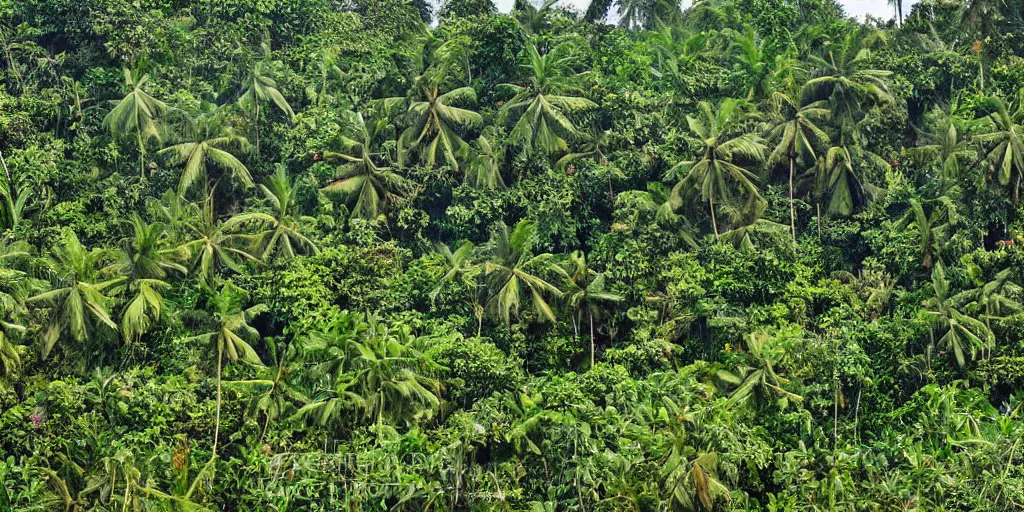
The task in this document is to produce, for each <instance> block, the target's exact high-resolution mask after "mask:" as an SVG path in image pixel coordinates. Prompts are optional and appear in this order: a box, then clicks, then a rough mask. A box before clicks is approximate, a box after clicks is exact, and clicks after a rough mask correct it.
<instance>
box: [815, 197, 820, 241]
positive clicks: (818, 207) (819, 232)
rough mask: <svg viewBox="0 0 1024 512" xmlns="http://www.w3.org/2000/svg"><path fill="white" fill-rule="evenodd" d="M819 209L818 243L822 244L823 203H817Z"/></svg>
mask: <svg viewBox="0 0 1024 512" xmlns="http://www.w3.org/2000/svg"><path fill="white" fill-rule="evenodd" d="M816 206H817V207H818V241H819V242H821V203H816Z"/></svg>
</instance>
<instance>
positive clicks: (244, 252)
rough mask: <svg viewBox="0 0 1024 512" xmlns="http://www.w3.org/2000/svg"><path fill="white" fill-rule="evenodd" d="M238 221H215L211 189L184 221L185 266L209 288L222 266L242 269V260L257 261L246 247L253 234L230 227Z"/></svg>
mask: <svg viewBox="0 0 1024 512" xmlns="http://www.w3.org/2000/svg"><path fill="white" fill-rule="evenodd" d="M238 224H239V223H238V222H237V221H236V222H232V221H231V219H228V220H227V221H225V222H220V221H218V220H217V218H216V217H215V216H214V213H213V195H212V191H211V194H210V195H208V196H207V197H206V199H205V200H204V201H203V206H202V209H201V210H200V211H199V215H198V217H197V218H195V219H193V220H191V221H189V222H187V223H186V224H185V229H186V235H185V237H186V239H187V240H188V241H186V242H185V243H184V244H183V245H182V246H183V247H184V248H185V249H187V250H188V251H189V254H190V255H191V259H192V261H191V263H190V265H189V268H190V269H191V270H192V271H194V272H195V273H196V274H197V275H198V277H199V282H200V283H201V284H202V285H203V286H205V287H210V286H211V285H212V284H213V282H214V279H215V277H216V274H217V273H218V272H219V271H220V270H221V269H222V268H227V269H229V270H232V271H234V272H242V266H241V264H242V262H244V261H251V262H258V261H259V259H258V258H257V257H256V256H254V255H253V254H252V253H251V252H250V251H249V249H248V246H250V245H252V241H253V239H254V236H253V235H250V234H247V233H240V232H237V231H236V230H234V229H232V228H233V227H235V226H236V225H238Z"/></svg>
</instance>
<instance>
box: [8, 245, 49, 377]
mask: <svg viewBox="0 0 1024 512" xmlns="http://www.w3.org/2000/svg"><path fill="white" fill-rule="evenodd" d="M29 250H30V246H29V245H28V244H26V243H24V242H15V243H13V244H10V243H4V242H0V378H7V377H10V376H11V374H12V373H13V372H14V371H15V369H16V368H17V367H18V366H20V364H21V354H20V352H19V348H18V346H17V345H15V344H14V340H15V339H16V338H17V337H19V336H20V335H21V334H23V333H24V332H25V330H26V328H25V325H24V324H22V323H21V322H20V321H19V320H18V318H17V315H18V314H19V313H21V312H23V310H24V308H25V297H26V296H27V295H28V294H29V293H31V292H32V291H34V290H35V289H36V288H37V287H38V285H39V283H37V282H36V280H34V279H32V278H31V277H29V274H28V273H27V272H25V270H24V265H23V263H24V262H25V261H26V260H27V259H28V258H29Z"/></svg>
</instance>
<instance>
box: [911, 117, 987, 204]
mask: <svg viewBox="0 0 1024 512" xmlns="http://www.w3.org/2000/svg"><path fill="white" fill-rule="evenodd" d="M927 120H928V126H927V129H925V130H922V131H920V133H919V138H918V145H917V147H915V148H913V149H912V150H911V151H912V152H913V154H914V155H915V156H917V157H920V158H921V159H923V160H924V161H925V162H926V163H928V164H929V165H931V166H932V167H933V168H934V169H936V170H937V171H938V174H939V176H940V177H941V179H942V187H941V188H942V189H946V188H948V187H949V186H951V185H953V184H956V183H958V182H959V180H960V179H961V178H962V174H963V173H962V169H961V162H966V161H971V160H973V159H975V158H976V157H977V151H976V150H975V149H974V146H973V145H972V144H970V142H969V141H968V139H967V135H968V133H969V132H970V129H971V123H968V122H966V121H964V120H963V119H960V118H958V117H956V116H953V115H950V114H949V113H948V112H945V111H943V110H941V109H939V108H937V107H936V108H935V109H934V110H932V112H930V113H929V114H928V116H927Z"/></svg>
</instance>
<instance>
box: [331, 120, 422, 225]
mask: <svg viewBox="0 0 1024 512" xmlns="http://www.w3.org/2000/svg"><path fill="white" fill-rule="evenodd" d="M345 121H346V124H345V130H346V131H345V132H344V133H343V134H342V135H341V136H340V137H339V139H340V145H341V147H342V150H341V152H325V153H324V154H323V157H324V158H325V159H327V160H339V161H341V165H340V166H339V167H338V172H337V175H336V176H335V180H334V181H332V182H330V183H328V184H327V186H325V187H323V188H322V189H321V190H323V191H325V192H332V193H340V194H342V195H343V196H345V197H346V198H347V199H348V200H349V202H350V203H353V204H352V215H354V216H355V217H358V218H362V219H374V218H377V216H379V215H380V214H381V213H382V212H383V210H384V208H385V206H386V205H387V204H389V203H394V202H395V201H397V200H398V199H399V198H401V197H402V196H403V195H404V194H406V193H407V192H408V191H409V190H410V189H411V188H412V186H411V183H409V181H407V180H406V179H405V178H404V177H402V176H401V175H400V174H398V173H397V172H395V171H394V170H393V169H392V168H391V167H384V166H380V165H379V164H378V162H380V161H381V160H382V155H381V154H380V153H378V152H376V151H375V149H376V142H377V140H378V139H379V138H380V137H381V135H382V134H383V132H384V130H385V128H386V127H387V121H386V120H384V119H381V120H379V121H377V122H375V123H371V124H369V126H368V125H367V123H366V122H365V121H364V120H363V115H362V114H359V113H352V112H348V113H346V118H345Z"/></svg>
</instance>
